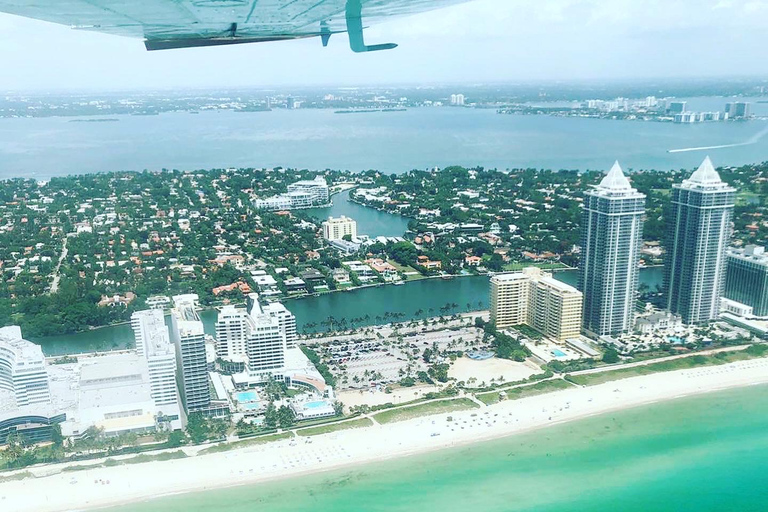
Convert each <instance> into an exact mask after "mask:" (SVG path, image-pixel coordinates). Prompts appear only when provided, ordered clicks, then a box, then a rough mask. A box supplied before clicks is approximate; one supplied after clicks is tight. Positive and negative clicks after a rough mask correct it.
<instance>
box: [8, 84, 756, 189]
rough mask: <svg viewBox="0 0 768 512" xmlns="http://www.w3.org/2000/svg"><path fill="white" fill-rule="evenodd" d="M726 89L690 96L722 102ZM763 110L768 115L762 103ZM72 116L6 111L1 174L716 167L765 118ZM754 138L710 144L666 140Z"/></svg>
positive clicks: (708, 104) (419, 113)
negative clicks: (688, 121) (708, 162)
mask: <svg viewBox="0 0 768 512" xmlns="http://www.w3.org/2000/svg"><path fill="white" fill-rule="evenodd" d="M726 101H729V99H728V98H706V99H692V100H691V104H690V108H691V109H694V108H697V109H707V110H710V109H719V110H722V108H724V106H725V102H726ZM752 106H753V110H754V111H755V112H756V113H757V114H765V113H768V107H766V105H764V104H754V103H753V105H752ZM764 111H766V112H764ZM110 117H113V118H116V119H118V120H119V121H118V122H112V123H71V122H69V121H70V120H71V118H66V117H46V118H1V119H0V178H11V177H18V176H25V177H32V178H36V179H48V178H50V177H52V176H62V175H68V174H81V173H88V172H100V171H120V170H139V171H140V170H144V169H150V170H160V169H164V168H166V169H173V168H176V169H184V170H193V169H209V168H221V167H230V166H235V167H257V168H261V167H275V166H283V167H298V168H307V169H325V168H332V169H341V170H351V171H362V170H368V169H378V170H381V171H383V172H394V173H398V172H405V171H408V170H411V169H414V168H416V169H424V168H432V167H435V166H437V167H446V166H450V165H466V166H477V165H482V166H485V167H489V168H492V167H495V168H499V169H507V168H516V167H536V168H549V169H579V170H585V169H607V168H608V167H610V165H611V164H612V163H613V161H614V160H616V159H618V160H619V161H620V162H621V163H622V165H623V166H624V167H625V169H650V168H654V169H658V170H669V169H679V168H692V167H694V166H696V165H698V164H699V163H701V160H702V159H703V158H704V155H705V154H706V153H711V156H712V158H713V161H714V162H715V164H716V165H740V164H746V163H754V162H762V161H763V160H766V158H767V157H768V136H761V135H760V134H761V133H762V132H763V130H764V129H765V127H766V126H768V123H766V122H765V121H760V120H754V121H745V122H728V123H700V124H693V125H681V124H672V123H659V122H642V121H617V120H605V119H585V118H568V117H550V116H520V115H499V114H496V112H495V111H494V110H493V109H471V108H466V109H457V108H412V109H409V110H407V111H404V112H377V113H370V114H357V115H338V114H334V113H333V111H332V110H315V109H299V110H274V111H271V112H232V111H208V112H201V113H200V114H198V115H191V114H189V113H186V112H169V113H163V114H160V115H157V116H130V115H124V116H110ZM750 141H753V143H751V144H747V145H742V146H737V147H730V148H722V149H715V150H707V151H692V152H683V153H668V152H667V151H668V150H670V149H681V148H691V147H702V146H718V145H727V144H740V143H745V142H750Z"/></svg>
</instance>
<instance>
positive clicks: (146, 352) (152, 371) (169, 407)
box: [131, 309, 183, 430]
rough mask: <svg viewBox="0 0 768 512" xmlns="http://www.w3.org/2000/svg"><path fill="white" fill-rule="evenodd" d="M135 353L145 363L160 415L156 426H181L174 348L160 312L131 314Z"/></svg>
mask: <svg viewBox="0 0 768 512" xmlns="http://www.w3.org/2000/svg"><path fill="white" fill-rule="evenodd" d="M131 327H132V328H133V332H134V336H135V338H136V351H137V353H138V355H139V357H141V358H143V359H144V360H146V362H147V367H148V369H149V381H150V392H151V396H152V400H154V402H155V405H156V406H157V407H158V409H159V411H160V412H161V416H162V418H161V419H160V420H159V423H165V424H166V425H167V426H168V427H169V428H170V429H172V430H177V429H180V428H182V427H183V422H182V414H181V406H180V400H179V392H178V387H177V384H176V348H175V347H174V346H173V344H172V343H171V339H170V336H169V334H168V327H167V326H166V325H165V316H164V315H163V312H162V310H159V309H152V310H148V311H137V312H135V313H134V314H133V315H131Z"/></svg>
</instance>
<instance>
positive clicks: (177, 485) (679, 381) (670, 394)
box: [0, 358, 768, 512]
mask: <svg viewBox="0 0 768 512" xmlns="http://www.w3.org/2000/svg"><path fill="white" fill-rule="evenodd" d="M755 384H768V358H767V359H755V360H751V361H742V362H737V363H731V364H727V365H722V366H716V367H706V368H700V369H691V370H680V371H675V372H667V373H661V374H655V375H647V376H642V377H633V378H630V379H625V380H620V381H614V382H608V383H605V384H601V385H597V386H592V387H586V388H578V387H573V388H571V389H565V390H563V391H557V392H554V393H550V394H546V395H540V396H535V397H530V398H524V399H520V400H514V401H506V402H501V403H499V404H495V405H492V406H487V407H482V408H479V409H473V410H469V411H464V412H454V413H450V414H441V415H435V416H425V417H422V418H418V419H413V420H408V421H403V422H399V423H392V424H386V425H374V426H371V427H367V428H361V429H355V430H347V431H340V432H336V433H332V434H324V435H318V436H313V437H311V438H310V439H311V441H308V440H307V438H304V437H298V438H295V439H291V440H282V441H278V442H273V443H269V444H265V445H259V446H253V447H246V448H241V449H237V450H232V451H229V452H222V453H216V454H210V455H202V456H194V457H189V458H186V459H179V460H172V461H167V462H151V463H145V464H134V465H125V466H116V467H104V468H97V469H89V470H84V471H77V472H65V473H61V472H60V471H61V467H62V466H61V465H59V466H47V467H41V468H33V469H32V470H31V471H32V472H33V473H35V474H36V475H44V474H48V475H49V476H38V477H37V478H26V479H24V480H18V481H9V482H5V483H0V510H2V511H3V512H26V511H29V512H48V511H61V510H82V509H88V508H95V507H103V506H109V505H116V504H120V503H125V502H135V501H138V500H145V499H151V498H154V497H159V496H162V495H167V494H174V493H181V492H191V491H203V490H208V489H213V488H220V487H226V486H232V485H240V484H248V483H255V482H259V481H265V480H269V479H275V478H284V477H287V476H295V475H299V474H304V473H308V472H318V471H327V470H331V469H336V468H341V467H344V466H350V465H354V464H362V463H366V462H371V461H376V460H383V459H386V458H392V457H399V456H405V455H409V454H415V453H422V452H427V451H431V450H437V449H441V448H447V447H451V446H458V445H463V444H468V443H474V442H478V441H482V440H488V439H493V438H499V437H504V436H509V435H512V434H516V433H520V432H524V431H529V430H532V429H536V428H540V427H545V426H548V425H553V424H558V423H562V422H566V421H572V420H576V419H580V418H585V417H588V416H593V415H597V414H601V413H606V412H609V411H615V410H619V409H624V408H630V407H634V406H638V405H642V404H648V403H652V402H658V401H664V400H671V399H674V398H679V397H683V396H688V395H693V394H700V393H706V392H711V391H716V390H722V389H727V388H733V387H739V386H748V385H755ZM448 416H451V417H452V421H448V420H447V417H448ZM57 472H58V473H57ZM51 473H54V474H51ZM106 482H109V483H106Z"/></svg>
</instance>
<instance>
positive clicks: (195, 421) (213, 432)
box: [187, 413, 230, 444]
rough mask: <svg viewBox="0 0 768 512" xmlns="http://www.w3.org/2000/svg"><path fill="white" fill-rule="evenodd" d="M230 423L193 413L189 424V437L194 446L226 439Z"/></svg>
mask: <svg viewBox="0 0 768 512" xmlns="http://www.w3.org/2000/svg"><path fill="white" fill-rule="evenodd" d="M229 428H230V423H229V421H228V420H225V419H222V418H206V417H204V416H203V415H201V414H196V413H192V414H190V415H189V420H188V422H187V435H189V438H190V439H191V440H192V442H193V443H194V444H200V443H204V442H205V441H210V440H216V439H224V438H225V437H227V432H228V431H229Z"/></svg>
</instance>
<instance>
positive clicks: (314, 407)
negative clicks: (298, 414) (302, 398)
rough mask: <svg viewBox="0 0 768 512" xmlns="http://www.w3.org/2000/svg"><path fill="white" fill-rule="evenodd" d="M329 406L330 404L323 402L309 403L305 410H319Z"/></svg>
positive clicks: (306, 404)
mask: <svg viewBox="0 0 768 512" xmlns="http://www.w3.org/2000/svg"><path fill="white" fill-rule="evenodd" d="M326 405H328V402H323V401H322V400H321V401H319V402H307V403H305V404H304V408H305V409H317V408H318V407H325V406H326Z"/></svg>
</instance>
